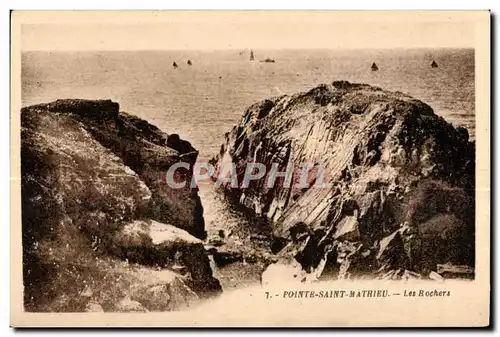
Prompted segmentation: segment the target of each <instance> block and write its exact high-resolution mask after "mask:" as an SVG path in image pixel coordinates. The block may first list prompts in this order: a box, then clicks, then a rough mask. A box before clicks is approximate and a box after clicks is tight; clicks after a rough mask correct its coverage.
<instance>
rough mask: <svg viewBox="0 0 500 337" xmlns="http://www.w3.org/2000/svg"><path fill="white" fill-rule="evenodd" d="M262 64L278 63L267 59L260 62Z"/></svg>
mask: <svg viewBox="0 0 500 337" xmlns="http://www.w3.org/2000/svg"><path fill="white" fill-rule="evenodd" d="M260 62H266V63H276V61H275V60H273V59H270V58H267V59H265V60H263V61H260Z"/></svg>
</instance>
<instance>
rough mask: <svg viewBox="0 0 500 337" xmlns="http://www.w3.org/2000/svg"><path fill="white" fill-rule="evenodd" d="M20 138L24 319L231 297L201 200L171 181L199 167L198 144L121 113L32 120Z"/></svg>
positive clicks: (42, 113) (40, 111) (25, 121)
mask: <svg viewBox="0 0 500 337" xmlns="http://www.w3.org/2000/svg"><path fill="white" fill-rule="evenodd" d="M21 127H22V130H21V173H22V181H21V184H22V185H21V187H22V191H21V193H22V232H23V266H24V268H23V276H24V286H25V308H26V310H29V311H85V310H89V311H99V310H101V309H102V310H104V311H124V310H125V311H127V310H128V311H145V310H174V309H179V308H182V307H183V306H185V305H189V304H190V303H192V301H194V300H196V299H198V298H200V297H206V296H210V294H213V293H217V292H220V291H221V287H220V284H219V282H218V281H217V280H216V279H215V278H214V277H213V276H212V271H211V269H210V265H209V260H208V257H207V254H206V252H205V250H204V247H203V244H202V242H201V240H200V239H203V238H204V237H205V230H204V221H203V209H202V206H201V203H200V199H199V197H198V195H197V190H196V189H191V188H189V186H187V187H186V188H183V189H172V188H170V187H169V186H168V185H167V184H166V183H165V181H164V174H165V173H166V172H167V170H168V168H169V167H170V166H171V165H173V164H174V163H176V162H179V161H184V162H188V163H190V164H193V163H194V162H195V160H196V157H197V151H196V150H195V149H194V148H193V147H192V146H191V145H190V144H189V143H188V142H186V141H183V140H181V139H179V137H178V136H177V135H170V136H168V135H167V134H165V133H163V132H161V131H160V130H159V129H158V128H156V127H155V126H153V125H151V124H149V123H148V122H146V121H144V120H141V119H139V118H137V117H134V116H131V115H129V114H127V113H124V112H119V106H118V104H117V103H114V102H111V101H87V100H58V101H56V102H53V103H49V104H41V105H36V106H31V107H27V108H23V109H22V111H21ZM191 167H192V165H191ZM177 172H178V173H179V174H180V176H181V178H185V179H187V180H188V181H189V180H190V179H191V175H192V171H191V170H184V171H182V169H181V170H178V171H177Z"/></svg>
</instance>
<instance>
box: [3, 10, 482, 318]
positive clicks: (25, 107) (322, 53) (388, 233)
mask: <svg viewBox="0 0 500 337" xmlns="http://www.w3.org/2000/svg"><path fill="white" fill-rule="evenodd" d="M11 23H12V30H11V32H12V36H11V41H12V50H11V53H12V54H11V56H12V57H11V62H12V63H11V66H12V77H11V84H12V110H11V112H10V113H11V134H12V142H11V187H12V189H11V191H12V192H11V199H12V211H11V212H12V214H11V219H12V220H11V221H12V223H11V247H12V251H11V325H12V326H14V327H54V326H55V327H484V326H488V325H489V324H490V323H489V322H490V319H489V315H490V310H489V308H490V82H489V78H490V13H489V12H488V11H419V12H416V11H358V12H356V11H154V12H153V11H136V12H135V11H13V12H12V16H11Z"/></svg>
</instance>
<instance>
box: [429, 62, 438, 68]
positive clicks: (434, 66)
mask: <svg viewBox="0 0 500 337" xmlns="http://www.w3.org/2000/svg"><path fill="white" fill-rule="evenodd" d="M431 67H432V68H437V67H438V64H437V62H436V61H434V60H433V61H432V63H431Z"/></svg>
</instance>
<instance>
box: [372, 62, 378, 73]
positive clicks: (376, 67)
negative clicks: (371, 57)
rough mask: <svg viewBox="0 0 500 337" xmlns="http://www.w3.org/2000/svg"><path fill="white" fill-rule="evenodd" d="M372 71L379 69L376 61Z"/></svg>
mask: <svg viewBox="0 0 500 337" xmlns="http://www.w3.org/2000/svg"><path fill="white" fill-rule="evenodd" d="M372 71H378V66H377V64H376V63H375V62H373V64H372Z"/></svg>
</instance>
